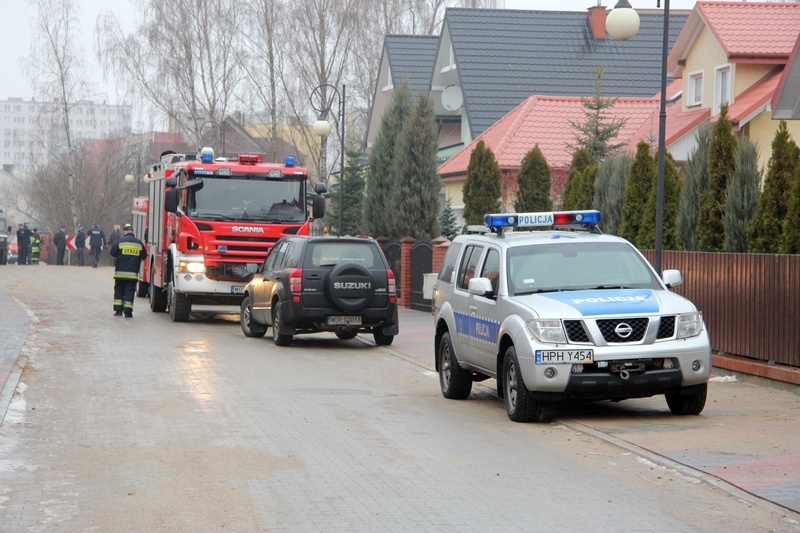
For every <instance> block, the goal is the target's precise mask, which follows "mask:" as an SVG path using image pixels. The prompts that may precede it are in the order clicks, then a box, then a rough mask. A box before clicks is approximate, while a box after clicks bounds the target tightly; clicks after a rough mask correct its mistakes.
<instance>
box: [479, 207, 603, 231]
mask: <svg viewBox="0 0 800 533" xmlns="http://www.w3.org/2000/svg"><path fill="white" fill-rule="evenodd" d="M483 222H484V224H486V226H487V227H488V228H515V227H517V226H522V227H531V226H537V227H541V226H547V227H552V226H586V225H589V226H596V225H597V224H599V223H600V211H597V210H588V211H555V212H541V213H498V214H493V215H484V217H483Z"/></svg>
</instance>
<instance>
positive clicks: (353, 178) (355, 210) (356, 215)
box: [325, 145, 366, 235]
mask: <svg viewBox="0 0 800 533" xmlns="http://www.w3.org/2000/svg"><path fill="white" fill-rule="evenodd" d="M346 155H347V160H346V165H345V169H344V175H345V183H344V198H343V199H342V207H343V209H342V226H343V228H342V235H364V234H365V231H364V224H363V219H362V216H361V215H362V213H363V212H364V187H365V185H366V169H365V168H364V165H362V164H361V163H360V162H359V158H360V157H361V152H360V151H359V150H358V149H357V148H356V147H355V146H353V145H351V146H350V148H348V149H347V152H346ZM340 192H341V189H340V188H339V187H336V188H335V189H333V190H332V191H331V209H329V210H328V212H327V213H325V223H326V224H327V226H328V228H329V231H330V233H338V225H339V194H340Z"/></svg>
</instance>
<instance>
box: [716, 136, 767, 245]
mask: <svg viewBox="0 0 800 533" xmlns="http://www.w3.org/2000/svg"><path fill="white" fill-rule="evenodd" d="M735 167H736V170H735V171H734V173H733V178H732V179H731V182H730V183H729V184H728V194H727V196H726V198H725V217H724V219H723V223H724V225H725V240H724V242H723V244H722V249H723V250H724V251H726V252H736V253H747V250H748V246H747V224H748V223H749V222H750V219H751V218H753V215H754V214H755V212H756V207H757V206H758V196H759V194H761V191H760V189H759V186H760V184H761V173H760V172H759V171H758V148H757V147H756V145H755V144H754V143H753V141H751V140H750V139H748V138H743V139H742V140H741V141H740V142H739V149H738V150H736V162H735Z"/></svg>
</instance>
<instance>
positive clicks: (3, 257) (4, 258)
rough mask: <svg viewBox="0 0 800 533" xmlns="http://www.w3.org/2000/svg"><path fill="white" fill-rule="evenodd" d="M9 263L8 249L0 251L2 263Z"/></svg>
mask: <svg viewBox="0 0 800 533" xmlns="http://www.w3.org/2000/svg"><path fill="white" fill-rule="evenodd" d="M5 264H8V250H3V251H2V252H0V265H5Z"/></svg>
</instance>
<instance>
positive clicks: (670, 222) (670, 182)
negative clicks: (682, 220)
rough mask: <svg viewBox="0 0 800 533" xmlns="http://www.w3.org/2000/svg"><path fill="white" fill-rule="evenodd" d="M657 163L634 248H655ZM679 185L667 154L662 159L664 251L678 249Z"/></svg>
mask: <svg viewBox="0 0 800 533" xmlns="http://www.w3.org/2000/svg"><path fill="white" fill-rule="evenodd" d="M657 181H658V163H657V162H656V180H654V181H653V186H652V187H651V188H650V195H649V196H648V197H647V203H646V204H645V206H644V212H643V213H642V223H641V225H640V226H639V234H638V236H637V238H636V246H638V247H639V248H645V249H648V250H652V249H654V248H655V247H656V201H657V194H658V190H657V188H658V183H657ZM680 188H681V184H680V181H679V180H678V167H677V166H676V165H675V160H674V159H673V158H672V154H670V153H669V152H667V154H666V157H665V158H664V217H663V218H662V220H661V223H662V226H661V228H662V235H661V247H662V249H664V250H678V249H680V238H678V222H677V220H678V201H679V196H680Z"/></svg>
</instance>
